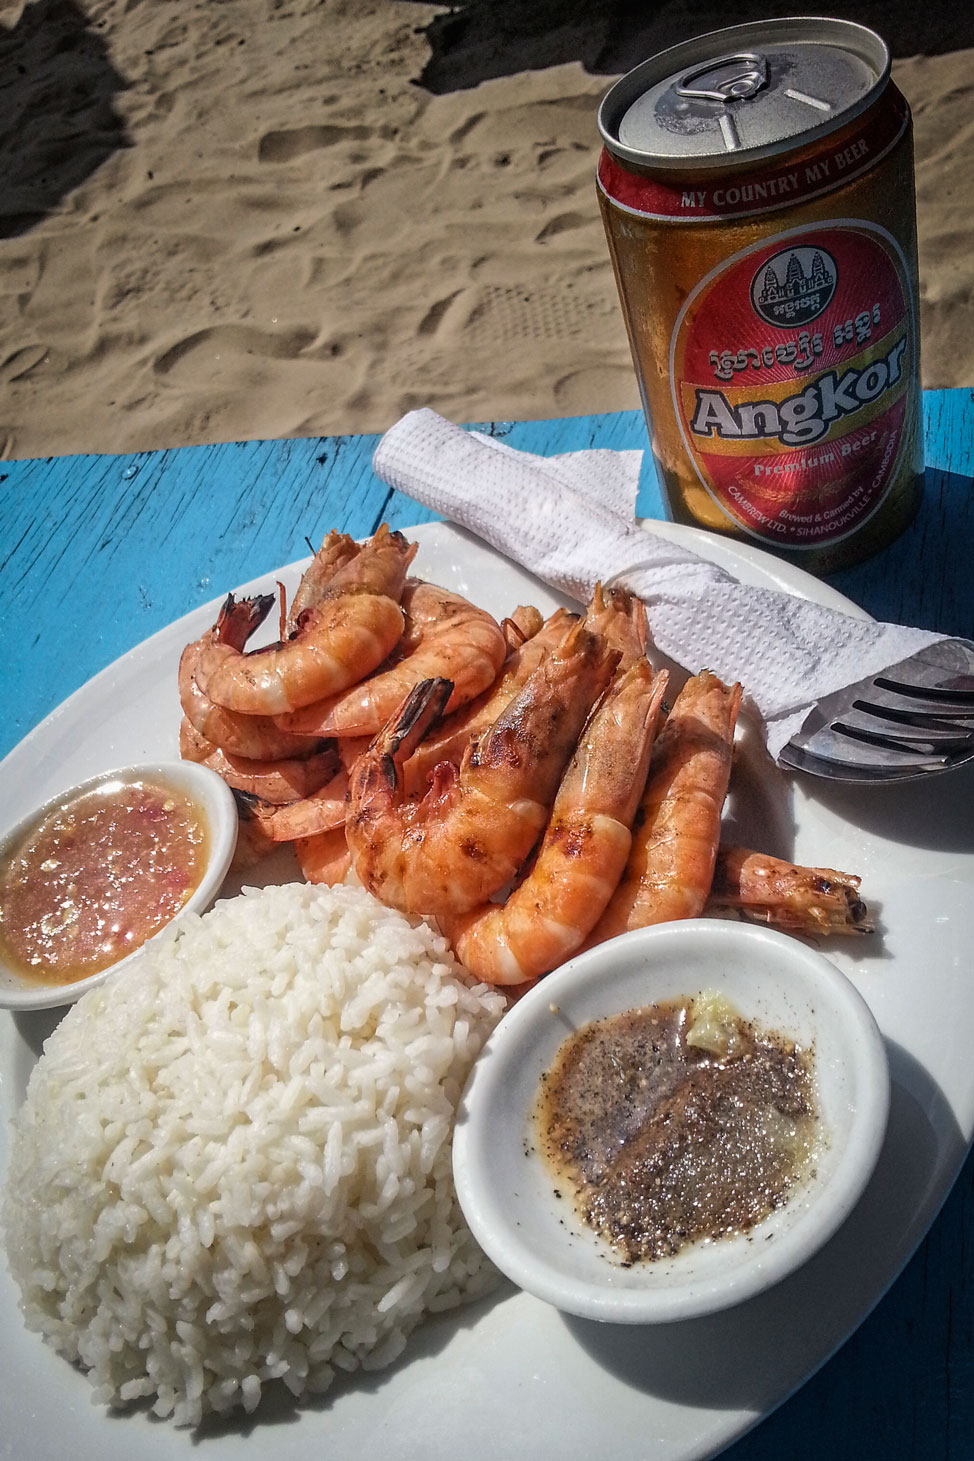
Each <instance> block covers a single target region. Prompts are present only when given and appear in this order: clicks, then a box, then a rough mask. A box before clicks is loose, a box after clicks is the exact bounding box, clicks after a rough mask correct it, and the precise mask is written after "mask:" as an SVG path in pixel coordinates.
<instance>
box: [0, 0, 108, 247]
mask: <svg viewBox="0 0 974 1461" xmlns="http://www.w3.org/2000/svg"><path fill="white" fill-rule="evenodd" d="M125 86H126V82H125V80H124V78H123V77H122V76H120V75H119V73H118V72H117V71H116V70H115V68H114V67H113V66H112V64H111V61H110V60H109V56H108V47H107V45H106V43H105V41H104V39H103V37H102V36H100V35H99V34H98V33H97V32H96V31H95V30H94V29H93V28H92V25H91V22H90V21H89V19H88V17H87V16H86V15H85V13H84V11H83V10H82V9H81V8H80V7H79V6H78V5H76V4H75V3H74V0H36V3H35V4H32V5H28V6H27V7H26V8H25V10H24V12H23V14H22V15H21V17H20V19H19V21H18V22H17V24H16V25H14V26H11V27H10V28H9V29H8V28H4V27H0V238H13V237H14V236H16V235H17V234H21V233H25V232H26V231H27V229H29V228H31V227H32V226H33V225H34V224H35V223H37V222H38V220H39V219H41V218H42V217H43V216H44V215H45V214H46V213H49V212H50V211H51V210H52V209H53V208H55V207H56V206H57V204H58V203H59V202H60V201H61V199H62V198H64V197H65V195H66V194H67V193H69V192H70V191H71V189H72V188H76V187H77V186H78V184H79V183H81V182H83V181H84V180H85V178H87V177H89V176H90V174H91V173H93V172H94V171H95V169H96V168H97V167H99V166H100V165H101V163H103V162H104V161H105V159H106V158H107V157H109V156H110V155H111V154H112V153H113V152H116V151H117V150H118V149H119V148H120V147H127V146H129V145H130V144H129V139H128V136H127V134H126V131H125V124H124V122H123V121H122V119H121V117H119V116H118V114H117V113H116V111H115V109H114V106H113V104H112V99H113V97H114V95H115V93H116V92H118V91H121V90H123V89H124V87H125Z"/></svg>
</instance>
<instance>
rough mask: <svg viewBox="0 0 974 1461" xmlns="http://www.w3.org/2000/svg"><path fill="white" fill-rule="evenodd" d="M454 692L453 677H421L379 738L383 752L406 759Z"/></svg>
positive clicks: (398, 760) (394, 758) (399, 760)
mask: <svg viewBox="0 0 974 1461" xmlns="http://www.w3.org/2000/svg"><path fill="white" fill-rule="evenodd" d="M452 694H453V681H452V680H446V679H432V680H420V682H419V684H418V685H414V686H413V688H412V690H410V692H409V694H408V695H407V696H406V698H405V700H403V702H402V704H401V705H400V706H399V709H398V710H397V711H395V712H394V714H393V715H392V717H391V718H390V720H389V723H388V724H387V726H386V728H385V730H384V731H380V732H379V735H378V736H377V737H376V741H375V745H376V749H377V750H378V751H379V753H380V754H381V755H382V756H383V757H388V758H390V759H391V760H392V762H393V763H395V764H399V765H401V764H402V762H403V761H406V760H407V759H408V758H409V757H410V756H411V755H412V754H413V752H414V751H415V749H416V747H417V746H418V745H419V743H420V741H422V740H423V738H424V736H426V735H427V734H428V733H429V731H431V730H432V728H433V726H434V725H436V724H437V722H438V721H439V720H440V719H441V717H442V715H443V712H444V710H445V709H446V706H447V702H448V700H449V699H450V696H451V695H452Z"/></svg>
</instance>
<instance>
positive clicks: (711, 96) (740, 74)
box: [675, 51, 768, 102]
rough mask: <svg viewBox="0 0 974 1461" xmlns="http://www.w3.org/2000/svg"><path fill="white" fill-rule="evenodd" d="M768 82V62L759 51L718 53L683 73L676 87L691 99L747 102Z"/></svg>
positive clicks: (683, 95)
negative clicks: (732, 53) (730, 53)
mask: <svg viewBox="0 0 974 1461" xmlns="http://www.w3.org/2000/svg"><path fill="white" fill-rule="evenodd" d="M767 84H768V63H767V61H766V59H765V58H764V56H761V55H759V54H758V53H757V52H756V51H737V52H736V53H735V54H734V55H732V56H718V57H717V59H716V60H715V61H708V62H707V64H706V65H705V66H698V67H697V68H696V69H695V70H693V71H688V72H687V73H686V75H685V76H681V77H680V80H679V81H678V82H677V84H676V87H675V90H676V94H677V96H682V97H686V98H687V100H688V101H720V102H729V101H746V100H747V99H748V98H749V97H752V96H755V95H756V94H757V92H759V91H760V90H761V88H762V87H763V86H766V85H767Z"/></svg>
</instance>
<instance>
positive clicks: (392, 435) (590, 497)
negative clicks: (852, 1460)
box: [373, 410, 944, 756]
mask: <svg viewBox="0 0 974 1461" xmlns="http://www.w3.org/2000/svg"><path fill="white" fill-rule="evenodd" d="M641 458H642V453H641V452H640V451H626V452H616V451H582V452H571V453H567V454H566V455H563V456H554V457H539V456H534V455H533V454H532V453H530V452H521V451H514V450H513V449H512V448H511V447H508V446H505V445H504V444H503V443H502V442H499V441H496V440H495V439H494V438H492V437H489V436H485V435H483V434H481V433H480V432H472V431H465V430H463V429H461V428H460V427H458V426H454V425H453V423H452V422H450V421H446V420H444V418H443V417H442V416H438V415H437V414H436V412H435V411H430V410H421V411H410V412H409V413H408V415H406V416H404V417H403V418H402V419H401V420H400V421H398V422H397V423H396V424H395V425H394V426H393V427H391V428H390V430H389V431H387V432H386V434H385V436H384V437H383V438H382V440H381V441H380V442H379V445H378V447H377V448H376V452H375V456H374V458H373V467H374V469H375V472H376V474H377V475H378V476H379V477H381V478H382V480H383V481H385V482H388V483H389V485H390V486H391V487H395V488H397V489H398V490H399V491H400V492H404V493H406V495H407V496H409V497H412V498H414V499H415V501H417V502H421V503H423V505H424V506H426V507H429V508H432V509H433V510H434V511H435V512H439V513H442V514H443V515H444V517H448V518H450V519H452V520H453V521H454V522H456V523H459V524H460V525H461V526H462V527H465V528H469V529H470V530H471V531H472V532H474V533H476V534H477V535H478V536H479V537H481V538H483V539H484V541H485V542H487V543H490V544H491V546H492V547H494V548H496V549H498V550H499V551H500V552H501V553H504V554H505V555H506V556H507V557H509V558H513V559H514V560H515V561H516V562H518V563H521V564H523V566H524V567H525V568H527V569H528V570H529V571H530V572H532V573H534V574H536V575H537V576H538V577H539V578H541V579H543V580H544V581H545V582H546V583H548V584H550V585H551V586H552V587H553V588H556V589H560V590H561V591H562V592H564V593H566V594H569V595H570V596H571V597H572V598H575V599H578V600H580V601H581V602H583V603H584V602H586V601H587V600H588V599H589V597H590V596H591V593H592V590H593V588H594V586H595V584H596V582H598V581H599V580H600V579H601V580H602V581H603V582H607V581H609V580H611V581H612V582H613V583H619V584H622V585H624V586H625V587H627V588H629V589H631V590H633V591H634V592H635V593H637V594H638V595H639V596H640V598H641V599H643V601H644V602H645V604H646V607H647V610H648V613H649V624H650V632H651V635H652V638H653V640H654V642H655V643H656V644H657V645H658V646H659V648H660V649H661V650H662V652H663V653H664V654H665V655H668V656H669V658H670V659H673V660H675V661H676V662H677V663H678V664H681V665H683V666H685V667H686V668H687V669H688V670H690V671H694V672H695V671H697V670H699V669H703V668H706V669H709V670H712V671H713V673H714V674H715V675H718V676H719V677H720V678H721V679H722V680H727V681H733V680H740V682H741V684H742V685H743V686H744V689H745V691H746V693H747V695H748V697H749V698H750V699H751V701H752V702H753V703H754V705H755V706H756V708H757V710H758V711H759V713H760V714H761V716H762V718H763V720H764V726H765V736H766V741H767V746H768V750H769V751H770V752H771V754H772V756H777V755H778V752H779V751H780V750H781V749H782V748H783V746H784V745H785V743H786V742H787V741H788V740H789V738H790V737H791V736H792V735H793V734H794V733H795V732H796V731H797V730H798V729H799V728H800V726H801V724H802V721H803V720H804V719H805V717H806V715H807V714H808V711H809V710H810V709H811V706H812V705H813V704H814V703H815V702H816V701H817V700H819V699H821V697H822V696H823V695H828V694H830V693H832V692H833V691H835V690H840V689H842V688H843V687H844V686H846V685H851V684H854V683H855V682H856V681H857V680H861V679H864V678H865V677H866V676H867V675H872V674H875V673H877V672H878V671H880V670H882V669H885V668H886V667H887V666H888V665H892V664H895V663H896V662H897V661H898V660H901V659H905V658H906V657H907V655H910V654H914V653H915V652H916V651H917V650H919V649H923V648H924V647H926V646H927V645H930V644H934V643H936V642H937V641H938V640H941V639H942V638H943V637H944V636H943V635H941V634H934V633H931V632H929V631H928V630H924V629H909V628H904V627H903V626H901V625H898V624H878V623H873V622H864V621H862V620H860V619H854V618H852V617H850V616H849V615H848V614H842V613H837V612H836V611H835V610H833V609H825V608H822V607H820V606H819V605H817V604H812V603H809V602H807V601H806V600H804V599H799V598H795V597H793V596H792V595H791V594H786V593H780V592H777V591H775V590H772V589H756V588H750V587H747V586H745V585H744V584H741V583H739V582H738V581H737V579H735V578H733V577H731V575H730V574H728V573H726V572H725V571H724V570H723V569H721V568H718V567H716V566H715V565H714V564H712V563H708V562H707V561H706V560H705V559H703V558H700V557H698V556H697V555H696V554H694V553H691V552H689V551H687V550H686V549H684V548H681V547H678V546H677V545H676V544H674V543H671V542H668V541H666V540H665V539H664V538H662V537H660V536H658V535H657V534H654V533H652V532H648V531H646V530H644V529H643V528H641V527H639V526H637V524H636V522H635V517H634V513H635V502H636V488H637V484H638V480H639V467H640V461H641Z"/></svg>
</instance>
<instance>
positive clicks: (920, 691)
mask: <svg viewBox="0 0 974 1461" xmlns="http://www.w3.org/2000/svg"><path fill="white" fill-rule="evenodd" d="M873 684H874V685H877V686H878V687H879V689H880V690H892V691H893V692H894V694H896V695H906V696H909V697H910V698H911V699H917V700H932V701H935V702H936V703H938V704H945V705H957V706H974V685H972V686H971V688H970V689H967V687H966V686H954V687H951V688H948V687H947V686H943V685H913V684H910V683H909V682H908V681H906V680H891V679H889V678H888V677H887V676H886V675H877V676H876V677H875V679H874V680H873Z"/></svg>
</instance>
